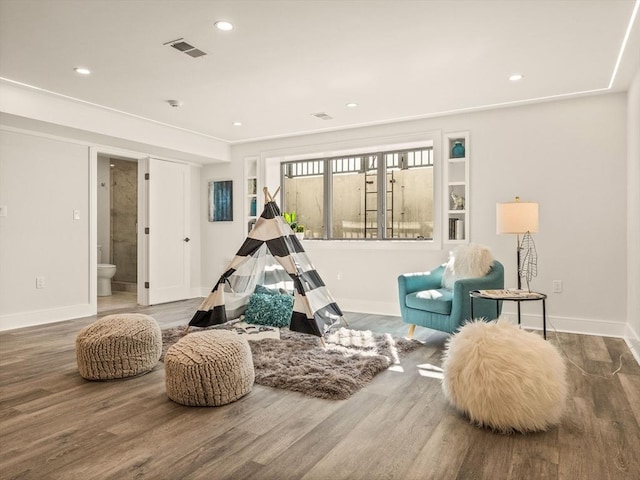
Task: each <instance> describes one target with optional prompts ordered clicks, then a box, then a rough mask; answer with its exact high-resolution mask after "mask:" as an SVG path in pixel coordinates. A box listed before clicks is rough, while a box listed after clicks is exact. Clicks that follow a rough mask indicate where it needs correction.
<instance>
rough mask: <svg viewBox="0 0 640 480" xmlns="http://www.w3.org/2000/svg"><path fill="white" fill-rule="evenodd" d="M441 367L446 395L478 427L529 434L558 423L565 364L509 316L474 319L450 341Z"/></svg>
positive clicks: (563, 393)
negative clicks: (511, 321)
mask: <svg viewBox="0 0 640 480" xmlns="http://www.w3.org/2000/svg"><path fill="white" fill-rule="evenodd" d="M442 367H443V370H444V379H443V383H442V389H443V391H444V394H445V396H446V397H447V399H448V400H449V402H450V403H451V404H452V405H453V406H454V407H455V408H456V409H458V410H459V411H461V412H462V413H464V414H465V415H467V416H468V417H469V419H470V420H471V422H472V423H474V424H476V425H478V426H480V427H489V428H491V429H493V430H496V431H499V432H502V433H511V432H513V431H518V432H522V433H525V432H534V431H540V430H547V429H549V428H550V427H551V426H553V425H556V424H557V423H559V421H560V417H561V416H562V412H563V409H564V405H565V399H566V395H567V386H566V383H565V370H566V367H565V364H564V361H563V359H562V357H561V356H560V353H559V352H558V351H557V350H556V348H555V347H554V346H553V345H552V344H550V343H549V342H547V341H545V340H543V339H542V337H540V336H539V335H537V334H535V333H529V332H526V331H524V330H521V329H520V328H518V326H516V325H512V324H511V323H509V322H508V321H506V320H498V321H492V322H484V321H479V320H478V321H474V322H470V323H468V324H466V325H465V326H464V327H462V328H461V329H460V331H459V332H458V333H456V334H455V335H453V336H452V337H451V338H450V339H449V341H448V343H447V346H446V348H445V352H444V361H443V366H442Z"/></svg>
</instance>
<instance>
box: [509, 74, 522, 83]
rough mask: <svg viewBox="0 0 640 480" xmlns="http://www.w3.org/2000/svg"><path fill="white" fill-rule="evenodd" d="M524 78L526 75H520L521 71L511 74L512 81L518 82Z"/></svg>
mask: <svg viewBox="0 0 640 480" xmlns="http://www.w3.org/2000/svg"><path fill="white" fill-rule="evenodd" d="M523 78H524V75H520V74H519V73H515V74H513V75H511V76H510V77H509V80H511V81H512V82H517V81H518V80H522V79H523Z"/></svg>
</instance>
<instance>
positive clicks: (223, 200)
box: [209, 180, 233, 222]
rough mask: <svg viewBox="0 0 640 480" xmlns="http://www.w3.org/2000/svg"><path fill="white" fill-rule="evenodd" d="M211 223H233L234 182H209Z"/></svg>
mask: <svg viewBox="0 0 640 480" xmlns="http://www.w3.org/2000/svg"><path fill="white" fill-rule="evenodd" d="M209 221H210V222H231V221H233V180H214V181H211V182H209Z"/></svg>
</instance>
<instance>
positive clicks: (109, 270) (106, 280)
mask: <svg viewBox="0 0 640 480" xmlns="http://www.w3.org/2000/svg"><path fill="white" fill-rule="evenodd" d="M101 260H102V247H101V246H100V245H98V296H99V297H108V296H110V295H111V279H112V278H113V276H114V275H115V274H116V266H115V265H111V264H110V263H100V261H101Z"/></svg>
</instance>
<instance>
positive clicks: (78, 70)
mask: <svg viewBox="0 0 640 480" xmlns="http://www.w3.org/2000/svg"><path fill="white" fill-rule="evenodd" d="M74 70H75V72H76V73H79V74H80V75H90V74H91V70H89V69H88V68H84V67H76V68H74Z"/></svg>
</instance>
